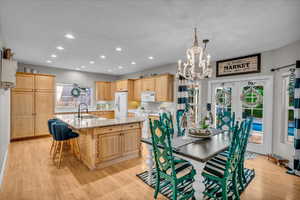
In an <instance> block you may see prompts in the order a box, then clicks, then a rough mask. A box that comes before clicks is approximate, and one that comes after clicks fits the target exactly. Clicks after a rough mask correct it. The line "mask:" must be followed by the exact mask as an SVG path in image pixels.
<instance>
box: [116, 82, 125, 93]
mask: <svg viewBox="0 0 300 200" xmlns="http://www.w3.org/2000/svg"><path fill="white" fill-rule="evenodd" d="M116 90H117V91H119V92H121V91H128V80H120V81H116Z"/></svg>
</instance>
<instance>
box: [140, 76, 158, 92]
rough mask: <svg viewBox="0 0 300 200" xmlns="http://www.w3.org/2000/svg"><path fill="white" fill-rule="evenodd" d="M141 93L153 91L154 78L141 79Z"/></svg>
mask: <svg viewBox="0 0 300 200" xmlns="http://www.w3.org/2000/svg"><path fill="white" fill-rule="evenodd" d="M142 91H153V92H154V91H155V78H154V77H149V78H143V79H142Z"/></svg>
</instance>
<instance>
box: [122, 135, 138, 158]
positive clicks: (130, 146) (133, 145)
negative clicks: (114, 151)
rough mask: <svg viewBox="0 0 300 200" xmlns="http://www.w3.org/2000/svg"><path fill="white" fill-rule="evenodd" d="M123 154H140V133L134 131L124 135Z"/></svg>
mask: <svg viewBox="0 0 300 200" xmlns="http://www.w3.org/2000/svg"><path fill="white" fill-rule="evenodd" d="M122 139H123V154H127V153H133V152H138V151H139V149H140V131H139V130H138V129H132V130H127V131H124V133H123V138H122Z"/></svg>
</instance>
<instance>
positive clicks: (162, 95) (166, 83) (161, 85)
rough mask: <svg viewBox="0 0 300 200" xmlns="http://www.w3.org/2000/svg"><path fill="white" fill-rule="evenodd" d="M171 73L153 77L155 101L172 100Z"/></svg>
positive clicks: (172, 78) (172, 83) (172, 82)
mask: <svg viewBox="0 0 300 200" xmlns="http://www.w3.org/2000/svg"><path fill="white" fill-rule="evenodd" d="M173 85H174V77H173V75H169V74H168V75H161V76H156V77H155V98H156V101H173V89H174V87H173Z"/></svg>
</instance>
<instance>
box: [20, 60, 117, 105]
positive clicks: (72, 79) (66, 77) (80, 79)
mask: <svg viewBox="0 0 300 200" xmlns="http://www.w3.org/2000/svg"><path fill="white" fill-rule="evenodd" d="M24 67H28V68H31V69H36V70H38V72H39V73H42V74H52V75H55V76H56V82H57V83H77V84H79V85H80V86H82V87H91V88H93V91H95V81H114V80H118V79H119V76H112V75H107V74H98V73H89V72H82V71H75V70H66V69H59V68H54V67H46V66H37V65H31V64H24V63H19V64H18V71H19V72H24ZM93 102H95V94H94V99H93Z"/></svg>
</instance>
